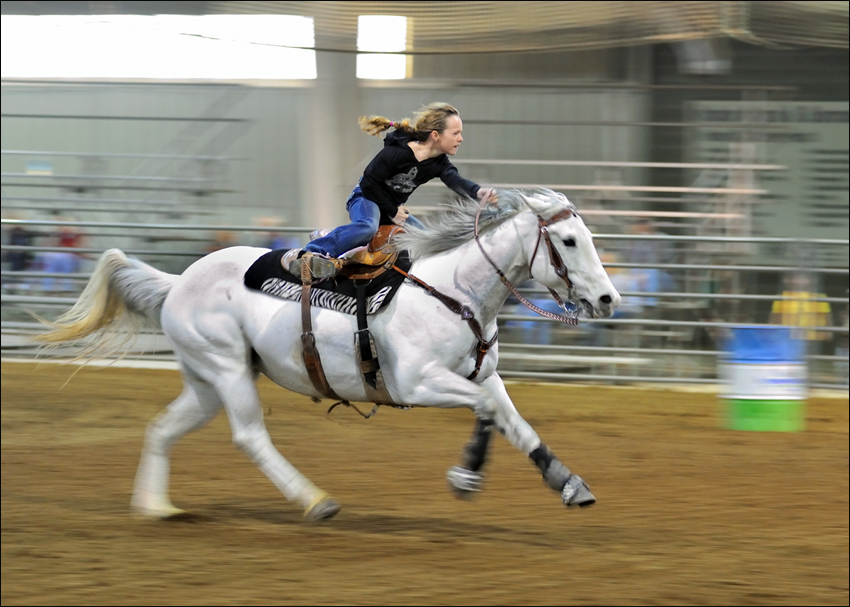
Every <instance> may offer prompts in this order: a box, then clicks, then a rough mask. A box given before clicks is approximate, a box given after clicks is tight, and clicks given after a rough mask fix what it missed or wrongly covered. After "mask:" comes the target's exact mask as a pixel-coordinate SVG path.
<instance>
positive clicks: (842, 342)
mask: <svg viewBox="0 0 850 607" xmlns="http://www.w3.org/2000/svg"><path fill="white" fill-rule="evenodd" d="M848 294H850V291H845V292H844V297H847V296H848ZM836 325H837V326H839V327H844V333H838V334H837V335H836V337H835V355H836V356H843V357H844V358H847V356H848V354H850V335H848V333H847V329H848V328H850V304H848V302H844V311H843V312H842V313H841V314H839V317H838V322H836ZM835 370H836V375H837V376H838V377H837V379H838V383H840V384H841V385H843V386H847V385H850V363H848V361H846V360H839V361H836V363H835Z"/></svg>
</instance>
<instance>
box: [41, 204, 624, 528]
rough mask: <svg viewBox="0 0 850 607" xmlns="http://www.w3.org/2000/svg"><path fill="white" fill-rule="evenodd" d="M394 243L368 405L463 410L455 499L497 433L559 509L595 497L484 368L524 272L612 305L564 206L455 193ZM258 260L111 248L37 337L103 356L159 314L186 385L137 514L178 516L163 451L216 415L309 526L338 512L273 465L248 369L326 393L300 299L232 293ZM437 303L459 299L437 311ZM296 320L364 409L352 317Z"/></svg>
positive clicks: (334, 377)
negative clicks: (393, 282)
mask: <svg viewBox="0 0 850 607" xmlns="http://www.w3.org/2000/svg"><path fill="white" fill-rule="evenodd" d="M395 245H396V246H397V247H398V248H399V249H401V250H405V251H407V252H408V255H409V258H410V260H411V262H412V263H411V265H410V268H409V271H408V272H407V273H405V276H406V278H405V280H404V282H403V284H402V285H401V286H400V287H399V288H398V291H397V293H396V295H395V296H394V297H393V298H392V299H391V300H390V301H389V303H388V304H387V305H385V306H384V307H382V308H380V309H379V310H378V311H377V312H375V313H374V314H372V315H371V316H369V330H370V332H371V336H372V338H373V340H374V346H375V348H376V351H377V358H378V360H379V361H380V368H381V372H382V374H383V381H384V383H385V387H386V392H385V393H386V394H387V395H388V396H389V399H390V400H389V402H381V403H380V404H390V405H395V406H405V407H407V406H417V407H444V408H454V407H467V408H469V409H471V410H472V411H473V412H474V413H475V416H476V420H477V421H476V426H475V430H474V432H473V434H472V438H471V440H470V442H469V443H468V444H467V445H466V448H465V449H464V451H463V454H462V458H461V460H462V461H461V464H460V465H457V466H454V467H452V468H451V469H450V470H449V471H448V474H447V479H448V482H449V485H450V487H451V488H452V489H453V490H454V491H455V492H457V493H458V494H459V495H471V494H472V493H473V492H476V491H479V490H480V487H481V482H482V479H483V475H482V472H481V470H482V467H483V465H484V462H485V460H486V457H487V451H488V445H489V439H490V436H491V431H492V429H493V428H495V429H496V430H497V431H498V432H499V433H501V434H502V435H504V436H505V438H507V440H508V441H509V442H510V443H511V444H513V445H514V446H515V447H516V448H517V449H519V450H520V451H521V452H522V453H524V454H525V455H527V456H528V457H530V458H531V460H532V461H533V462H534V464H535V465H536V466H537V467H538V469H539V470H540V472H541V473H542V475H543V479H544V481H545V482H546V483H547V484H548V485H549V486H550V487H551V488H552V489H554V490H555V491H557V492H558V493H559V494H560V495H561V499H562V502H563V503H564V504H565V505H566V506H587V505H590V504H593V503H594V502H595V501H596V498H595V497H594V496H593V494H592V493H591V492H590V490H589V487H588V485H587V483H586V482H585V481H584V480H582V479H581V477H579V476H578V475H577V474H573V473H572V472H571V471H570V470H569V469H568V468H567V467H566V466H565V465H564V464H563V463H561V461H560V460H558V458H557V457H555V455H554V454H553V453H552V452H551V451H550V450H549V449H548V448H547V447H546V445H545V444H543V442H542V441H541V439H540V438H539V436H538V435H537V433H536V432H535V431H534V430H533V429H532V428H531V426H530V425H529V424H528V423H527V422H526V421H525V420H524V419H523V418H522V417H521V416H520V414H519V413H518V412H517V410H516V408H515V407H514V404H513V403H512V402H511V399H510V397H509V396H508V393H507V391H506V389H505V386H504V383H503V382H502V379H501V378H500V377H499V375H498V373H496V364H497V362H498V344H497V342H496V338H495V336H496V335H497V330H498V327H497V323H496V316H497V314H498V313H499V310H500V309H501V307H502V305H503V304H504V302H505V300H506V299H507V297H508V295H509V292H510V291H511V290H513V291H514V292H516V290H515V289H514V287H513V284H520V283H522V282H524V281H526V280H528V279H529V278H534V279H536V280H537V281H538V282H540V283H542V284H543V285H544V286H546V287H549V288H550V289H551V290H552V291H553V294H556V291H557V290H560V291H561V293H562V294H563V295H564V296H565V299H567V300H569V301H570V302H572V303H573V304H575V307H576V309H577V312H578V313H579V314H581V315H584V316H589V317H596V318H599V317H608V316H610V315H611V314H612V313H613V312H614V309H615V308H616V307H617V305H618V304H619V302H620V296H619V294H618V293H617V291H616V290H615V288H614V287H613V285H612V284H611V282H610V280H609V279H608V275H607V274H606V272H605V270H604V268H603V267H602V264H601V262H600V260H599V256H598V255H597V252H596V249H595V247H594V244H593V240H592V237H591V234H590V231H589V230H588V228H587V227H586V226H585V224H584V222H583V221H582V220H581V218H580V217H579V215H578V214H577V213H576V210H575V207H573V205H572V204H571V203H570V202H569V201H568V200H567V199H566V197H565V196H563V195H561V194H557V193H555V192H552V191H549V190H533V191H527V192H521V191H503V192H501V193H500V200H499V203H498V205H490V206H485V205H483V204H482V205H481V206H478V204H477V202H476V201H472V200H466V199H461V200H457V201H456V202H455V203H454V204H453V205H451V206H450V207H448V210H446V211H445V212H443V213H441V214H438V215H436V216H435V217H433V218H432V220H431V221H430V222H428V226H427V228H426V229H414V228H408V229H407V231H406V233H404V234H401V235H398V236H397V237H396V240H395ZM268 253H269V250H268V249H262V248H255V247H243V246H236V247H231V248H227V249H222V250H219V251H216V252H214V253H211V254H209V255H207V256H205V257H203V258H201V259H199V260H198V261H196V262H195V263H193V264H192V265H191V266H190V267H189V268H188V269H186V271H185V272H183V274H181V275H179V276H178V275H173V274H167V273H165V272H161V271H159V270H157V269H155V268H153V267H151V266H149V265H147V264H145V263H143V262H141V261H139V260H136V259H132V258H128V257H126V256H125V255H124V254H123V253H122V252H121V251H119V250H118V249H110V250H108V251H106V252H104V253H103V255H102V256H101V258H100V260H99V261H98V263H97V266H96V268H95V270H94V272H93V273H92V276H91V278H90V280H89V283H88V284H87V286H86V288H85V290H84V291H83V293H82V294H81V296H80V298H79V300H78V301H77V302H76V304H75V305H74V306H73V307H72V308H71V309H70V310H69V311H68V312H66V313H65V314H64V315H62V316H61V317H60V318H59V319H57V320H56V321H55V322H54V323H50V324H51V328H50V330H49V331H48V332H47V333H45V334H42V335H41V336H40V339H41V340H42V341H43V342H45V343H47V344H48V346H47V347H50V345H59V344H63V343H67V342H72V341H76V340H79V339H81V338H88V339H89V341H88V345H87V346H86V350H85V351H84V353H83V355H82V356H81V357H86V358H94V357H102V356H105V355H107V354H108V353H111V352H115V351H116V350H117V349H118V348H119V347H121V346H122V345H123V344H124V343H126V342H125V340H126V339H127V337H128V336H132V335H134V334H135V331H137V330H138V328H139V325H140V321H143V320H145V319H147V320H150V321H153V322H155V323H158V324H159V325H160V326H161V328H162V331H163V333H164V334H165V335H166V336H167V338H168V339H169V340H170V342H171V344H172V346H173V348H174V353H175V355H176V358H177V361H178V364H179V366H180V370H181V373H182V376H183V382H184V388H183V392H182V394H181V395H180V396H179V397H177V399H176V400H174V401H173V402H172V403H171V404H170V405H168V407H167V408H166V409H165V410H164V411H163V412H162V413H161V414H160V415H159V416H157V417H156V418H155V419H154V420H153V421H152V422H151V423H150V424H149V425H148V427H147V430H146V433H145V439H144V447H143V450H142V456H141V461H140V463H139V467H138V471H137V474H136V480H135V485H134V489H133V495H132V499H131V508H132V509H133V510H134V511H135V512H136V513H139V514H142V515H144V516H148V517H153V518H170V517H174V516H176V515H180V514H182V513H183V511H182V510H180V509H178V508H177V507H175V506H174V505H173V504H172V502H171V500H170V498H169V494H168V483H169V452H170V450H171V448H172V446H173V445H174V444H175V442H176V441H178V440H179V439H180V438H182V437H183V436H185V435H186V434H188V433H189V432H192V431H195V430H198V429H200V428H202V427H203V426H204V425H206V424H207V423H208V422H209V421H210V420H211V419H212V418H213V417H214V416H215V415H216V414H217V413H218V412H219V411H220V410H221V409H222V408H224V410H225V411H226V413H227V416H228V419H229V422H230V427H231V431H232V436H233V442H234V444H235V445H236V446H237V447H238V448H239V449H241V450H242V451H244V452H245V453H246V454H247V455H248V457H249V458H250V459H251V460H252V461H253V462H254V463H255V464H256V465H257V466H258V467H259V468H260V470H262V471H263V473H265V474H266V476H267V477H268V478H269V479H270V480H271V481H272V483H274V484H275V485H276V486H277V487H278V489H279V490H280V491H281V492H282V493H283V494H284V496H285V497H286V498H287V499H288V500H290V501H294V502H297V503H299V504H300V505H301V506H302V507H303V508H304V511H305V517H306V518H307V519H308V520H320V519H326V518H330V517H332V516H333V515H335V514H336V513H337V512H338V511H339V510H340V505H339V503H337V501H336V500H334V499H333V498H331V497H330V496H329V495H328V494H327V493H326V492H325V491H323V490H321V489H319V488H318V487H316V486H315V485H314V484H313V483H312V482H311V481H310V480H309V479H307V478H306V477H305V476H304V475H303V474H301V473H300V472H299V471H298V470H297V469H296V468H295V467H294V466H293V465H292V464H290V463H289V462H288V461H287V460H286V459H284V457H283V456H282V455H281V454H280V453H279V452H278V450H277V449H276V448H275V446H274V445H273V444H272V440H271V438H270V436H269V433H268V431H267V430H266V427H265V424H264V422H263V409H262V406H261V404H260V401H259V397H258V393H257V388H256V380H257V378H258V376H259V374H260V373H262V374H265V375H266V376H267V377H269V378H270V379H271V380H272V381H274V382H275V383H277V384H279V385H280V386H283V387H284V388H288V389H289V390H292V391H294V392H298V393H300V394H304V395H307V396H311V397H313V398H314V400H317V399H319V398H321V397H327V395H326V394H322V393H321V392H320V391H319V390H318V389H317V388H316V387H315V386H314V383H313V381H311V376H310V375H309V374H308V371H307V370H305V365H304V362H303V361H302V349H303V346H302V340H301V335H302V320H303V319H302V306H301V304H300V303H298V302H294V301H289V300H285V299H281V298H278V297H274V296H271V295H269V294H267V293H264V292H261V291H257V290H253V289H249V288H247V287H246V286H245V274H246V271H247V270H248V269H249V268H250V267H251V266H252V264H254V262H255V261H256V260H257V259H258V258H260V257H261V256H263V255H265V254H268ZM391 271H392V270H391ZM446 302H454V303H455V304H459V305H458V306H456V309H450V306H449V305H447V303H446ZM541 312H542V311H541ZM546 314H549V315H551V313H546ZM564 318H566V316H565V317H564ZM308 319H309V321H310V322H311V323H312V327H313V330H314V335H315V346H316V348H317V349H318V351H319V352H320V353H321V358H322V360H323V361H324V369H325V370H326V377H327V383H328V384H329V385H330V388H331V389H332V392H333V393H335V395H338V396H339V398H340V399H343V400H344V401H345V402H346V403H348V401H358V402H376V401H375V400H373V399H370V398H369V393H368V392H367V390H366V386H365V384H364V381H363V372H362V367H361V365H360V364H359V362H358V359H357V356H356V355H355V352H354V348H353V346H352V342H353V340H352V334H353V333H354V332H355V330H356V329H357V321H356V319H355V317H354V316H352V315H351V314H345V313H341V312H339V311H335V310H331V309H326V308H318V307H312V308H311V309H310V312H309V314H308ZM116 337H117V338H118V342H116V341H115V339H116ZM490 346H492V347H490Z"/></svg>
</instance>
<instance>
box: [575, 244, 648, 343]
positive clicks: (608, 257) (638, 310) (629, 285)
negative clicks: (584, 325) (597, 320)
mask: <svg viewBox="0 0 850 607" xmlns="http://www.w3.org/2000/svg"><path fill="white" fill-rule="evenodd" d="M599 258H600V259H601V260H602V263H603V264H604V265H605V271H606V272H608V276H609V277H610V278H611V284H613V285H614V288H615V289H617V292H618V293H620V297H621V300H620V305H619V306H618V307H617V309H616V310H615V311H614V314H613V315H612V316H611V318H612V319H620V318H622V319H633V318H640V317H641V316H643V313H644V307H645V306H646V305H651V304H648V303H647V301H650V299H651V298H648V297H636V296H634V295H623V294H624V293H641V292H644V291H647V290H648V287H649V281H648V273H647V272H645V271H643V270H642V269H636V268H621V267H617V266H613V265H611V264H616V263H619V262H620V257H619V256H618V255H617V254H615V253H602V254H601V255H600V256H599ZM590 327H591V330H592V331H593V335H592V338H591V345H593V346H605V345H610V344H606V343H605V335H606V333H607V332H610V331H618V330H627V329H628V327H622V326H618V325H615V324H610V325H609V324H604V323H602V324H592V325H590Z"/></svg>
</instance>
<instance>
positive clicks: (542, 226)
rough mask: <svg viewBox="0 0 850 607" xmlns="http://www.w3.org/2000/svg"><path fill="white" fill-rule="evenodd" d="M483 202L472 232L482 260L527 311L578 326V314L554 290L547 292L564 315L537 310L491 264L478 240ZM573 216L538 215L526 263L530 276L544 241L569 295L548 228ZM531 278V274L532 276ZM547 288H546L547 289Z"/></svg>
mask: <svg viewBox="0 0 850 607" xmlns="http://www.w3.org/2000/svg"><path fill="white" fill-rule="evenodd" d="M484 204H485V202H484V200H482V201H481V204H480V205H478V212H477V213H476V214H475V230H474V232H473V234H474V236H475V242H476V243H477V244H478V248H479V249H481V253H482V255H484V258H485V259H486V260H487V261H488V262H489V263H490V265H491V266H493V269H494V270H496V273H497V274H498V275H499V280H501V281H502V283H503V284H504V285H505V286H506V287H507V288H508V290H510V292H511V293H513V294H514V296H515V297H516V298H517V299H518V300H519V301H520V302H521V303H522V304H523V305H524V306H525V307H526V308H528V309H529V310H532V311H533V312H536V313H537V314H540V315H541V316H545V317H546V318H549V319H552V320H557V321H558V322H563V323H566V324H569V325H577V324H578V316H577V315H578V312H577V311H576V312H569V311H568V310H567V306H566V305H565V304H564V301H563V300H562V299H561V296H560V295H558V293H557V292H556V291H555V290H554V289H549V292H550V293H551V294H552V297H553V298H555V301H556V302H558V305H559V306H561V309H562V310H564V311H565V312H566V314H564V315H560V314H553V313H552V312H548V311H547V310H542V309H541V308H538V307H537V306H535V305H534V304H533V303H531V302H530V301H528V300H527V299H526V298H525V297H523V296H522V295H521V294H520V293H519V291H518V290H517V288H516V287H515V286H514V285H513V284H511V282H510V281H509V280H508V279H507V278H506V277H505V275H504V273H503V272H502V271H501V270H500V269H499V268H498V266H496V264H495V263H493V260H492V259H490V256H489V255H487V252H486V251H485V250H484V247H482V246H481V241H480V240H479V239H478V220H479V218H480V217H481V210H482V209H483V208H484ZM573 215H575V211H573V210H572V209H564V210H562V211H558V212H557V213H555V214H554V215H552V217H550V218H549V219H543V218H542V217H541V216H540V215H538V216H537V244H535V245H534V253H532V255H531V261H530V262H529V263H528V272H529V274H531V266H532V265H533V264H534V259H535V258H536V257H537V249H539V248H540V239H541V238H542V239H543V240H545V241H546V248H548V249H549V263H550V264H551V265H552V268H554V270H555V274H557V275H558V276H560V277H561V279H562V280H563V281H564V282H565V283H566V285H567V292H568V293H569V292H570V291H571V290H572V288H573V283H572V281H570V274H569V270H567V266H565V265H564V261H563V259H561V255H560V254H559V253H558V250H557V249H556V248H555V245H554V244H552V239H551V237H550V236H549V226H550V225H552V224H553V223H557V222H559V221H563V220H565V219H569V218H570V217H572V216H573ZM532 277H533V274H532ZM547 288H548V287H547Z"/></svg>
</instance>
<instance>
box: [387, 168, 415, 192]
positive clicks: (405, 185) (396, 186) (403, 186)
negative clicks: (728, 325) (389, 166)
mask: <svg viewBox="0 0 850 607" xmlns="http://www.w3.org/2000/svg"><path fill="white" fill-rule="evenodd" d="M418 174H419V169H418V168H417V167H413V168H412V169H410V171H408V172H407V173H399V174H398V175H396V176H394V177H391V178H390V179H387V181H386V184H387V185H388V186H390V188H392V189H393V190H394V191H396V192H401V193H402V194H410V193H411V192H412V191H413V190H415V189H416V183H414V181H413V180H414V179H416V175H418Z"/></svg>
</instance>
